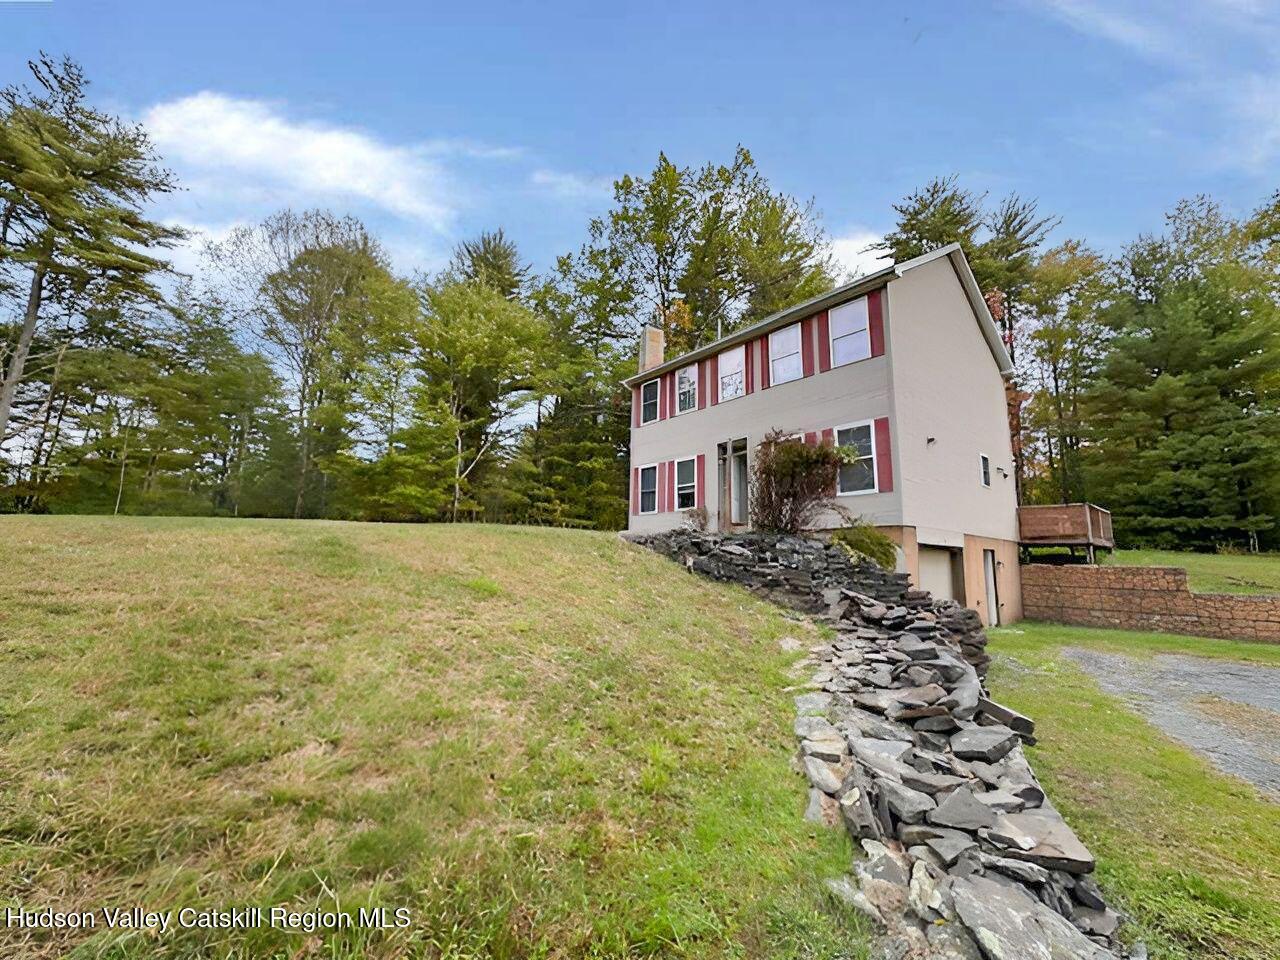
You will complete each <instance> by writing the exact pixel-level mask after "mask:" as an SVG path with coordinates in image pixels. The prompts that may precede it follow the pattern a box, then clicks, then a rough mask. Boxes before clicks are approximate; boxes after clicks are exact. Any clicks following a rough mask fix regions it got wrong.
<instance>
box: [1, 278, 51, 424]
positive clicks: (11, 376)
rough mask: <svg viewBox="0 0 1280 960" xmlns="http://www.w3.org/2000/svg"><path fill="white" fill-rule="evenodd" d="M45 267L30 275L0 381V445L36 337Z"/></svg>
mask: <svg viewBox="0 0 1280 960" xmlns="http://www.w3.org/2000/svg"><path fill="white" fill-rule="evenodd" d="M44 274H45V265H44V264H43V263H37V264H36V267H35V270H34V271H33V272H32V274H31V287H30V289H29V290H28V291H27V310H26V313H25V314H23V317H22V329H21V330H19V331H18V345H17V347H16V348H15V349H14V351H13V356H12V357H10V358H9V369H8V370H6V371H5V375H4V380H3V381H0V443H4V439H5V437H6V436H7V435H8V433H9V418H10V416H11V415H12V413H13V400H14V397H16V396H17V394H18V384H19V383H21V382H22V371H23V368H24V367H25V366H26V365H27V354H28V353H30V352H31V341H32V340H33V339H34V338H35V335H36V319H37V318H38V317H39V316H40V300H41V298H42V297H43V295H44Z"/></svg>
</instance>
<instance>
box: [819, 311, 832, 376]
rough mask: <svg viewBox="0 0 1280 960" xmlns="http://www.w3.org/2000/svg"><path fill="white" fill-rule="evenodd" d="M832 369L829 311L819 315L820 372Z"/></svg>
mask: <svg viewBox="0 0 1280 960" xmlns="http://www.w3.org/2000/svg"><path fill="white" fill-rule="evenodd" d="M830 369H831V318H830V317H829V316H828V315H827V311H825V310H823V311H822V312H821V313H820V314H818V371H819V372H820V373H826V372H827V371H828V370H830Z"/></svg>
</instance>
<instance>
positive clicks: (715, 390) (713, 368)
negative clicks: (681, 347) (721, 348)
mask: <svg viewBox="0 0 1280 960" xmlns="http://www.w3.org/2000/svg"><path fill="white" fill-rule="evenodd" d="M707 370H708V373H707V378H708V379H709V380H710V381H711V405H712V406H713V407H714V406H715V405H716V404H717V403H719V402H720V358H719V357H718V356H716V357H712V358H711V359H710V360H708V361H707Z"/></svg>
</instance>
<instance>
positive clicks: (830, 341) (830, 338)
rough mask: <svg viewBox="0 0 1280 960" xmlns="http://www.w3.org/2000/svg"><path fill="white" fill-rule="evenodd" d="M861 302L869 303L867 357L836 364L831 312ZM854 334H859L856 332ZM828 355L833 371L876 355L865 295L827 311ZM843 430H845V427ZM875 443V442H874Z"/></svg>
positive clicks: (865, 329) (849, 334)
mask: <svg viewBox="0 0 1280 960" xmlns="http://www.w3.org/2000/svg"><path fill="white" fill-rule="evenodd" d="M859 300H866V301H867V325H866V326H865V327H863V328H862V329H863V330H864V331H865V332H866V334H867V355H866V356H865V357H862V358H860V359H858V360H846V361H845V362H844V363H836V339H837V338H836V325H835V324H834V323H832V322H831V311H832V310H836V309H838V308H840V307H843V306H845V304H849V303H857V302H858V301H859ZM854 333H857V331H856V330H855V331H854ZM844 336H846V337H851V336H853V334H852V333H846V334H844ZM827 355H828V356H830V357H831V369H832V370H834V369H835V368H836V367H847V366H850V365H851V364H854V363H862V361H863V360H870V359H871V358H872V357H873V356H874V354H873V353H872V352H871V298H870V297H868V296H866V295H865V294H864V295H863V296H861V297H854V298H853V299H852V300H846V301H845V302H844V303H837V304H836V305H835V306H834V307H830V308H828V310H827ZM841 429H844V428H843V427H842V428H841ZM872 442H874V441H872Z"/></svg>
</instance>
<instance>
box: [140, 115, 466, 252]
mask: <svg viewBox="0 0 1280 960" xmlns="http://www.w3.org/2000/svg"><path fill="white" fill-rule="evenodd" d="M142 122H143V124H144V126H145V127H146V128H147V130H148V131H149V132H150V134H151V136H152V139H153V140H154V141H155V144H156V146H157V148H158V149H159V151H160V153H161V155H162V156H164V157H165V159H166V160H167V161H168V162H170V163H172V164H173V165H175V166H176V167H177V168H178V171H179V173H180V174H182V175H183V179H184V181H186V182H187V183H188V184H190V183H192V182H193V181H200V182H201V184H202V193H203V194H205V195H206V196H207V195H208V194H209V193H211V192H214V191H217V190H219V189H225V190H226V191H227V192H228V193H230V194H235V193H238V192H241V191H242V190H243V189H244V186H243V185H244V183H245V182H246V181H247V182H249V183H252V184H253V185H254V187H255V188H256V189H258V190H262V191H264V192H266V193H269V194H273V195H274V196H277V197H279V198H280V199H282V200H284V201H285V202H300V203H302V204H307V203H323V202H334V201H342V200H345V201H348V202H355V203H362V204H367V205H369V206H371V207H374V208H377V209H379V210H382V211H385V212H387V213H390V214H393V215H395V216H397V217H401V218H404V219H408V220H413V221H416V222H418V223H421V224H424V225H426V226H427V227H429V228H431V229H433V230H437V231H444V230H446V229H447V228H448V226H449V224H450V223H451V222H452V220H453V217H454V213H455V211H454V209H453V205H452V204H451V202H450V199H449V198H450V194H451V190H450V187H449V183H448V178H447V176H446V174H445V172H444V170H443V168H442V167H441V166H440V164H439V163H438V161H437V160H435V159H434V158H433V156H432V153H433V152H435V153H438V152H439V144H440V143H441V141H438V142H437V144H436V149H435V150H434V151H433V150H431V149H428V148H427V147H424V146H419V147H405V146H400V145H396V144H391V143H387V142H385V141H382V140H379V139H377V138H376V137H374V136H372V135H370V134H368V133H365V132H364V131H361V130H357V129H354V128H349V127H341V126H336V125H332V124H325V123H317V122H309V121H300V120H295V119H291V118H289V117H288V116H286V115H285V114H284V113H283V112H282V111H281V110H280V109H279V108H278V107H276V106H273V105H271V104H268V103H266V102H264V101H260V100H247V99H237V98H235V97H229V96H226V95H224V94H220V93H214V92H209V91H206V92H202V93H197V94H194V95H192V96H188V97H183V98H181V99H178V100H172V101H168V102H165V103H160V104H157V105H155V106H153V107H151V108H150V109H149V110H148V111H147V112H146V113H145V115H144V116H143V118H142ZM209 199H213V200H215V202H216V198H214V197H210V198H209Z"/></svg>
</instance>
